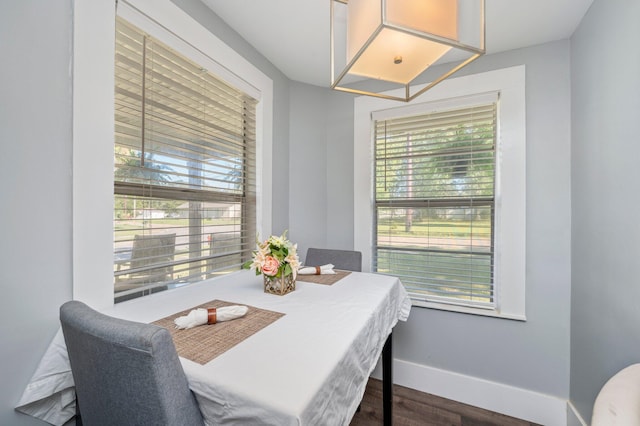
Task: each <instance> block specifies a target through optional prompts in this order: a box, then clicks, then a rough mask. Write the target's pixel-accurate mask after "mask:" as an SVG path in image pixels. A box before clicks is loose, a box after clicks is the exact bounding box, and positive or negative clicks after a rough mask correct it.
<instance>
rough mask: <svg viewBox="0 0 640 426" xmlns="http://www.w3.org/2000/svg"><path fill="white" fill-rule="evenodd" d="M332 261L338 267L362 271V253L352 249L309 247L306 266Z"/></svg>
mask: <svg viewBox="0 0 640 426" xmlns="http://www.w3.org/2000/svg"><path fill="white" fill-rule="evenodd" d="M328 263H332V264H333V265H334V266H335V268H336V269H343V270H345V271H356V272H361V271H362V253H360V252H359V251H352V250H334V249H321V248H309V249H308V250H307V257H306V259H305V262H304V264H305V265H306V266H321V265H326V264H328Z"/></svg>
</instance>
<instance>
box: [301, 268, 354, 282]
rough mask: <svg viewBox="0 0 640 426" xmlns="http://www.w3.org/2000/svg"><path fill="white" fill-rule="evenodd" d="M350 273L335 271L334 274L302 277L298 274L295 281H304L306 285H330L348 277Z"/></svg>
mask: <svg viewBox="0 0 640 426" xmlns="http://www.w3.org/2000/svg"><path fill="white" fill-rule="evenodd" d="M350 273H351V271H337V270H336V271H335V274H324V275H302V274H298V275H297V276H296V280H297V281H305V282H308V283H316V284H325V285H332V284H335V283H337V282H338V281H340V280H341V279H343V278H344V277H346V276H347V275H349V274H350Z"/></svg>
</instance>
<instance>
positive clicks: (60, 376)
mask: <svg viewBox="0 0 640 426" xmlns="http://www.w3.org/2000/svg"><path fill="white" fill-rule="evenodd" d="M337 272H338V274H337V275H336V276H335V277H330V278H332V279H330V280H329V281H327V277H326V276H324V275H318V276H312V275H311V276H306V275H305V276H302V275H298V277H297V280H296V286H295V290H294V291H292V292H290V293H288V294H285V295H275V294H270V293H266V292H265V291H264V290H263V278H262V276H259V275H256V274H255V273H254V272H253V271H246V270H243V271H237V272H235V273H231V274H227V275H224V276H220V277H216V278H212V279H208V280H205V281H201V282H198V283H193V284H189V285H185V286H182V287H180V288H176V289H172V290H168V291H163V292H159V293H155V294H152V295H149V296H145V297H140V298H137V299H133V300H128V301H126V302H121V303H117V304H115V305H113V306H110V307H108V308H106V309H100V312H102V313H104V314H107V315H110V316H113V317H117V318H122V319H126V320H131V321H137V322H144V323H155V324H157V325H159V326H164V327H167V328H168V329H170V332H171V333H172V336H173V338H174V343H175V345H176V349H177V352H178V355H179V359H180V362H181V365H182V367H183V369H184V372H185V374H186V376H187V379H188V382H189V387H190V389H191V390H192V391H193V393H194V394H195V396H196V400H197V402H198V404H199V406H200V410H201V412H202V415H203V418H204V420H205V424H207V425H254V424H255V425H278V426H285V425H314V426H315V425H329V426H332V425H348V424H349V423H350V421H351V419H352V417H353V415H354V414H355V412H356V410H357V409H358V406H359V404H360V402H361V399H362V397H363V395H364V392H365V388H366V385H367V382H368V379H369V376H370V375H371V373H372V372H373V370H374V369H375V367H376V365H377V363H378V360H379V359H380V358H381V355H382V358H383V388H384V393H385V395H384V396H383V400H384V401H385V402H384V413H385V414H384V418H385V424H386V425H390V424H391V407H392V405H391V398H392V397H391V395H392V393H391V392H392V390H391V389H392V374H391V364H392V362H391V360H392V349H391V348H392V346H391V336H392V331H393V328H394V326H395V325H396V324H397V322H398V321H406V320H407V318H408V317H409V313H410V309H411V301H410V298H409V296H408V294H407V292H406V290H405V288H404V286H403V285H402V283H401V282H400V280H399V279H398V278H396V277H393V276H388V275H383V274H378V273H367V272H349V271H337ZM227 305H243V306H247V307H248V308H249V309H248V313H247V314H246V315H245V316H244V317H242V318H238V319H234V320H232V321H227V322H220V323H216V324H210V325H200V326H197V327H194V328H192V329H188V330H177V329H175V327H174V326H173V319H175V318H176V317H178V316H181V315H186V314H187V313H189V312H190V311H191V310H192V309H194V308H196V307H203V308H207V307H220V306H227ZM96 368H99V366H96ZM381 404H382V401H381ZM16 409H17V410H18V411H20V412H22V413H25V414H28V415H31V416H34V417H37V418H40V419H42V420H44V421H47V422H49V423H51V424H54V425H62V424H64V423H66V422H67V421H68V420H70V419H71V418H73V416H74V415H75V414H76V404H75V392H74V385H73V376H72V372H71V367H70V364H69V359H68V355H67V350H66V346H65V343H64V337H63V335H62V331H61V330H58V332H57V334H56V336H55V337H54V338H53V340H52V342H51V344H50V345H49V347H48V348H47V350H46V352H45V354H44V355H43V357H42V359H41V361H40V363H39V365H38V367H37V369H36V370H35V372H34V373H33V376H32V378H31V380H30V381H29V383H28V385H27V387H26V389H25V390H24V392H23V394H22V398H21V399H20V401H19V402H18V405H17V407H16Z"/></svg>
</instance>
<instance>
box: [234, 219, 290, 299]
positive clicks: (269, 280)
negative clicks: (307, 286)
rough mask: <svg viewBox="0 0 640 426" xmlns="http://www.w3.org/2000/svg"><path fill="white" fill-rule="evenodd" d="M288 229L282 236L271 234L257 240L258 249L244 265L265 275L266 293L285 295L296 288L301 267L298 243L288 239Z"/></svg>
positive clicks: (257, 273)
mask: <svg viewBox="0 0 640 426" xmlns="http://www.w3.org/2000/svg"><path fill="white" fill-rule="evenodd" d="M286 234H287V231H284V233H283V234H282V235H280V236H274V235H272V236H270V237H269V238H268V239H267V240H265V241H263V242H260V241H256V247H257V250H255V251H254V252H253V258H252V260H249V261H247V262H245V263H244V264H243V265H242V267H243V268H245V269H254V270H255V271H256V275H260V274H262V276H263V277H264V291H265V293H271V294H278V295H284V294H287V293H290V292H292V291H293V290H295V289H296V275H297V273H298V268H299V267H300V260H299V259H298V253H297V247H298V246H297V244H292V243H291V241H289V240H287V237H286Z"/></svg>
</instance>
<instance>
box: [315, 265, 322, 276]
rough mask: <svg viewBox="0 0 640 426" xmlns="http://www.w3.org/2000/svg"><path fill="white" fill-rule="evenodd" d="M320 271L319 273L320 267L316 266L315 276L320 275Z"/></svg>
mask: <svg viewBox="0 0 640 426" xmlns="http://www.w3.org/2000/svg"><path fill="white" fill-rule="evenodd" d="M320 271H321V270H320V267H319V266H316V275H320V274H321V272H320Z"/></svg>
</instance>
